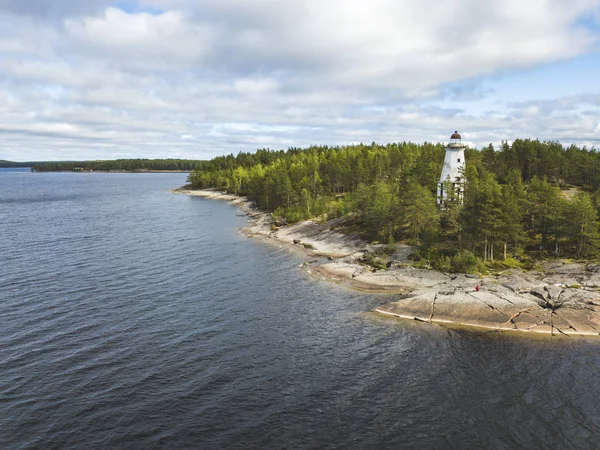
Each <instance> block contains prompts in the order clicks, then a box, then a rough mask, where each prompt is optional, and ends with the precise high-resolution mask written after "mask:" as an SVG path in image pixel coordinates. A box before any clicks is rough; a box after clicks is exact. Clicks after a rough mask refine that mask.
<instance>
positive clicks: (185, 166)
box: [32, 159, 200, 172]
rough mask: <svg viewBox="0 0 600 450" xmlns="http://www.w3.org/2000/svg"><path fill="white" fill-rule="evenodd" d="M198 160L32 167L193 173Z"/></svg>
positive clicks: (39, 169) (41, 166)
mask: <svg viewBox="0 0 600 450" xmlns="http://www.w3.org/2000/svg"><path fill="white" fill-rule="evenodd" d="M199 162H200V161H197V160H189V159H116V160H106V161H101V160H98V161H59V162H52V163H44V164H39V165H35V166H33V167H32V170H33V171H36V172H70V171H71V172H80V171H103V172H108V171H125V172H136V171H148V170H181V171H192V170H194V169H196V168H197V167H198V163H199Z"/></svg>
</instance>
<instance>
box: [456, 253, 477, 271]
mask: <svg viewBox="0 0 600 450" xmlns="http://www.w3.org/2000/svg"><path fill="white" fill-rule="evenodd" d="M450 264H451V266H452V272H458V273H473V272H475V271H477V269H478V267H479V264H478V261H477V258H476V257H475V255H474V254H473V253H471V252H470V251H469V250H459V251H458V253H457V254H456V255H454V256H453V257H452V258H451V259H450Z"/></svg>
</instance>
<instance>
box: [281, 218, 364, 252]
mask: <svg viewBox="0 0 600 450" xmlns="http://www.w3.org/2000/svg"><path fill="white" fill-rule="evenodd" d="M343 220H344V219H343V218H342V219H335V220H332V221H329V222H325V223H316V222H313V221H311V220H306V221H304V222H299V223H297V224H294V225H290V226H287V227H285V228H282V229H280V230H278V231H277V234H276V238H277V239H278V240H281V241H283V242H289V243H292V242H293V241H294V240H301V241H302V244H304V245H310V246H311V248H310V249H314V250H315V252H317V253H326V254H330V255H332V256H335V257H344V256H348V255H351V254H353V253H356V252H358V251H359V250H362V249H364V248H365V247H366V245H367V243H366V242H364V241H363V240H361V239H360V238H359V236H358V235H357V234H349V235H346V234H342V233H339V232H337V231H335V227H336V226H337V225H339V224H341V223H343ZM307 248H308V247H307Z"/></svg>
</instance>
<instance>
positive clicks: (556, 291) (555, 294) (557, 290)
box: [544, 285, 563, 302]
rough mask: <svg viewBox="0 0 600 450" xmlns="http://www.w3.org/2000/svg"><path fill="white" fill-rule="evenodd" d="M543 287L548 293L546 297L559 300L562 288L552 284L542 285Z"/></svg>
mask: <svg viewBox="0 0 600 450" xmlns="http://www.w3.org/2000/svg"><path fill="white" fill-rule="evenodd" d="M544 289H545V290H546V292H547V293H548V298H549V299H550V300H552V301H554V302H556V301H558V300H559V298H560V294H561V293H562V291H563V289H562V288H561V287H558V286H553V285H550V286H544Z"/></svg>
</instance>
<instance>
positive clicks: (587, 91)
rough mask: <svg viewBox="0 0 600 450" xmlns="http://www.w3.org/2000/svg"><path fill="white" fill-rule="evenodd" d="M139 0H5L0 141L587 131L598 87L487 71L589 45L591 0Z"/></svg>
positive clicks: (177, 144) (586, 138) (198, 144)
mask: <svg viewBox="0 0 600 450" xmlns="http://www.w3.org/2000/svg"><path fill="white" fill-rule="evenodd" d="M86 5H87V6H86ZM138 6H139V10H138V11H129V12H126V11H123V10H121V9H118V8H116V7H114V6H113V5H112V4H111V2H106V1H93V2H88V3H86V2H78V1H68V0H62V1H54V2H49V1H42V0H37V1H34V2H16V1H6V0H5V1H2V0H0V130H4V131H5V139H4V140H5V145H4V146H3V154H0V159H17V160H23V159H26V158H25V156H24V155H29V156H28V157H32V158H33V159H39V158H42V157H43V158H52V159H65V158H68V159H79V158H84V157H93V158H113V157H115V155H117V154H118V155H124V154H127V155H131V156H169V154H171V153H172V152H176V153H177V154H181V155H186V154H187V155H200V156H201V157H211V156H214V155H215V154H218V153H229V152H234V153H235V152H237V151H238V150H253V149H255V148H256V147H257V146H261V147H262V146H270V147H274V148H280V147H287V146H303V145H309V144H345V143H350V142H358V141H366V142H370V141H373V140H375V141H378V142H388V141H396V140H413V141H424V140H428V141H436V140H446V139H447V135H448V133H450V132H451V131H453V130H454V129H455V128H459V129H461V130H463V131H464V133H463V134H465V136H468V139H469V140H471V141H472V142H473V143H474V144H476V145H485V144H487V143H488V142H490V141H491V142H499V141H500V140H501V139H507V138H508V139H511V138H514V137H540V138H542V139H544V138H549V139H556V138H562V139H567V140H570V141H573V142H586V143H597V142H598V138H597V137H596V134H595V133H597V129H598V124H599V123H600V111H599V105H598V102H597V101H595V102H590V100H589V99H590V98H597V97H598V96H600V89H599V88H598V87H595V86H591V85H590V86H581V88H580V91H581V93H580V95H577V96H571V97H565V98H562V99H555V100H553V98H552V97H550V100H548V99H546V100H545V101H546V102H549V104H548V103H547V104H541V103H539V102H537V103H536V99H535V98H529V97H528V96H527V93H526V92H524V93H523V102H524V103H523V104H518V105H516V104H514V103H508V102H505V101H503V99H502V93H501V92H495V91H494V90H493V89H489V88H486V87H485V80H487V79H492V78H493V79H498V78H501V77H503V76H504V75H505V74H509V73H512V72H514V71H521V72H522V71H527V70H529V69H531V68H536V67H540V66H542V67H543V65H548V64H560V62H561V61H567V60H571V59H573V58H578V57H579V58H583V57H587V58H598V56H594V55H593V53H592V52H593V51H594V49H595V48H596V46H597V45H598V42H599V37H600V36H599V35H598V32H597V28H596V30H595V29H594V27H589V26H587V27H586V26H583V25H582V22H581V18H586V20H587V21H588V22H589V20H590V17H592V18H593V17H597V16H595V15H597V14H598V11H599V10H600V9H599V7H598V4H597V2H596V1H595V0H573V1H570V2H564V1H561V0H528V1H527V2H523V1H516V0H498V1H496V2H490V3H488V2H480V1H478V0H454V1H446V2H439V1H437V0H435V1H434V0H419V1H416V0H404V1H397V0H396V1H394V0H372V1H369V2H367V1H364V0H346V1H341V0H330V1H327V2H323V1H316V0H305V1H286V2H281V1H276V0H257V1H253V2H248V1H244V0H202V1H192V0H170V1H168V0H147V1H140V2H139V4H138ZM147 11H152V12H147ZM586 55H587V56H586ZM596 67H598V68H600V64H597V65H596ZM559 82H561V83H564V82H565V80H556V83H559ZM594 96H596V97H594ZM527 102H529V103H527ZM556 102H558V104H559V105H561V104H564V105H563V106H562V107H560V108H559V109H560V111H556V108H558V107H557V106H555V103H556ZM561 102H562V103H561ZM469 133H470V134H469ZM41 136H43V139H42V138H41ZM82 149H84V150H82ZM80 152H81V153H80ZM36 155H39V156H36ZM85 155H91V156H85ZM194 157H196V156H194Z"/></svg>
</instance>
